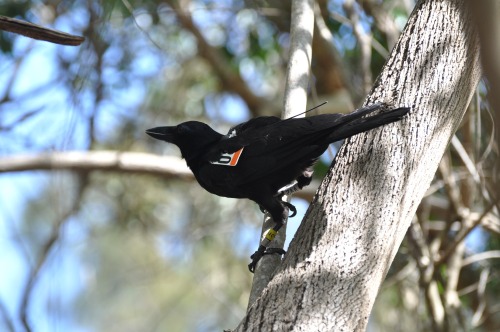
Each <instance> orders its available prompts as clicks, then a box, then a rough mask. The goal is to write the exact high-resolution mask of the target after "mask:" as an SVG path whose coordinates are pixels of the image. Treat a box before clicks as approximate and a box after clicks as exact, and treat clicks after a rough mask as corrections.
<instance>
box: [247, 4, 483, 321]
mask: <svg viewBox="0 0 500 332" xmlns="http://www.w3.org/2000/svg"><path fill="white" fill-rule="evenodd" d="M464 7H465V4H464V0H432V1H430V0H428V1H419V2H418V3H417V5H416V7H415V10H414V11H413V13H412V15H411V16H410V18H409V21H408V24H407V26H406V27H405V30H404V31H403V33H402V35H401V37H400V39H399V41H398V43H397V44H396V46H395V48H394V49H393V51H392V53H391V56H390V58H389V60H388V62H387V64H386V66H385V67H384V69H383V71H382V73H381V75H380V76H379V78H378V79H377V81H376V83H375V85H374V87H373V89H372V91H371V93H370V95H369V97H368V99H367V104H368V103H372V102H375V101H385V102H389V103H392V104H394V105H395V106H402V105H404V106H410V107H411V108H412V110H411V113H410V115H409V116H408V117H406V118H405V119H404V120H403V121H401V122H399V123H395V124H391V125H387V126H384V127H383V128H379V129H376V130H372V131H370V132H368V133H365V134H361V135H358V136H356V137H354V138H352V139H349V140H347V141H346V143H345V144H344V145H343V146H342V148H341V149H340V151H339V153H338V155H337V158H336V160H335V162H334V164H333V166H332V168H331V170H330V172H329V174H328V175H327V177H326V178H325V179H324V181H323V183H322V185H321V186H320V187H319V189H318V193H317V196H316V198H315V200H314V201H313V203H312V204H311V206H310V208H309V210H308V213H307V214H306V217H305V219H304V221H303V222H302V224H301V226H300V228H299V230H298V231H297V234H296V236H295V238H294V240H293V241H292V243H291V245H290V248H289V251H288V254H287V255H286V256H285V259H284V261H283V264H282V266H281V267H280V268H278V270H277V272H276V274H275V276H274V278H273V279H272V280H271V282H270V283H269V285H268V287H267V288H266V289H265V290H264V291H263V294H262V296H261V297H260V298H259V299H258V300H257V301H256V302H255V304H254V306H253V307H252V308H251V309H250V310H249V312H248V314H247V317H246V318H245V319H244V320H243V321H242V322H241V323H240V325H239V326H238V328H237V331H363V330H365V329H366V325H367V322H368V317H369V314H370V311H371V308H372V305H373V303H374V300H375V297H376V295H377V292H378V289H379V287H380V284H381V283H382V281H383V279H384V277H385V275H386V273H387V271H388V269H389V266H390V264H391V262H392V260H393V258H394V256H395V254H396V252H397V249H398V247H399V245H400V243H401V241H402V239H403V237H404V235H405V233H406V230H407V229H408V226H409V225H410V222H411V219H412V218H413V216H414V214H415V211H416V209H417V206H418V204H419V202H420V200H421V199H422V197H423V195H424V193H425V191H426V189H427V188H428V187H429V185H430V182H431V180H432V178H433V175H434V173H435V171H436V169H437V167H438V164H439V161H440V159H441V156H442V155H443V153H444V151H445V148H446V146H447V145H448V142H449V140H450V138H451V137H452V135H453V133H454V132H455V130H456V129H457V127H458V125H459V123H460V121H461V119H462V116H463V114H464V112H465V110H466V107H467V105H468V103H469V101H470V99H471V96H472V94H473V92H474V89H475V87H476V85H477V83H478V80H479V77H480V74H481V73H480V66H479V49H478V42H477V36H476V32H475V29H474V25H473V24H471V23H470V18H469V14H468V12H467V11H466V10H464Z"/></svg>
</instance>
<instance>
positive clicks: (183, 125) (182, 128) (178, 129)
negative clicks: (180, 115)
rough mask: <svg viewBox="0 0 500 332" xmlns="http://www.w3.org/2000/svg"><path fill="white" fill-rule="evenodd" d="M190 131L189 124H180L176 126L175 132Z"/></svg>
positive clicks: (184, 132)
mask: <svg viewBox="0 0 500 332" xmlns="http://www.w3.org/2000/svg"><path fill="white" fill-rule="evenodd" d="M190 131H191V129H190V128H189V126H186V125H185V124H180V125H178V126H177V134H181V135H182V134H187V133H189V132H190Z"/></svg>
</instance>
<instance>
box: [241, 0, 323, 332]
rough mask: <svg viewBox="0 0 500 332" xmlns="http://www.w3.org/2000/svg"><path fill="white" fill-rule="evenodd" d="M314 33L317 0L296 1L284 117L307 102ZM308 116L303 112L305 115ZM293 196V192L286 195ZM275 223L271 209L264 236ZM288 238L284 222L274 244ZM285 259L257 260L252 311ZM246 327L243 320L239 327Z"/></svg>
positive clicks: (286, 197)
mask: <svg viewBox="0 0 500 332" xmlns="http://www.w3.org/2000/svg"><path fill="white" fill-rule="evenodd" d="M313 35H314V2H313V1H312V0H306V1H302V0H294V1H292V15H291V23H290V50H289V52H290V56H289V60H288V67H287V75H286V81H285V93H284V100H283V112H282V114H281V117H282V118H283V119H285V118H290V117H292V116H297V115H299V114H300V113H302V112H303V110H304V109H305V108H306V106H307V92H308V87H309V86H310V81H311V80H310V70H311V69H310V68H311V58H312V40H313ZM301 116H302V117H303V116H304V115H303V114H302V115H301ZM283 198H284V199H287V200H288V201H289V200H290V196H284V197H283ZM273 227H274V222H273V221H272V218H271V217H270V215H269V213H266V215H265V217H264V222H263V226H262V233H261V234H262V236H264V234H265V233H267V232H268V231H269V230H270V229H271V228H273ZM285 239H286V224H285V225H283V226H282V227H281V229H280V231H279V232H278V234H277V236H276V237H275V238H274V240H273V242H272V243H271V246H272V247H273V248H280V249H283V246H284V244H285ZM280 263H281V256H277V255H267V256H264V257H262V259H261V260H260V262H259V263H258V264H257V267H256V270H255V275H254V280H253V284H252V290H251V292H250V299H249V301H248V309H247V310H248V313H249V314H250V312H251V310H252V305H253V304H254V303H255V301H256V300H257V299H258V298H259V297H260V295H261V293H262V291H263V290H264V289H265V287H266V286H267V285H268V283H269V281H270V280H271V277H272V276H273V275H274V272H275V270H276V268H277V267H278V266H279V265H280ZM241 328H242V324H240V325H239V326H238V329H241Z"/></svg>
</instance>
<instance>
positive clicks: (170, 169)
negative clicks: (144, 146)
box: [0, 151, 193, 178]
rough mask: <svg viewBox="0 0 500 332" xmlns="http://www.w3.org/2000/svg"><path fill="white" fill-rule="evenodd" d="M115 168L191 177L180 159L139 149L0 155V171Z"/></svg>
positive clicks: (120, 170)
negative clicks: (137, 150)
mask: <svg viewBox="0 0 500 332" xmlns="http://www.w3.org/2000/svg"><path fill="white" fill-rule="evenodd" d="M58 169H59V170H62V169H64V170H73V171H84V172H87V171H96V170H99V171H117V172H124V173H146V174H153V175H161V176H164V177H176V178H177V177H181V178H193V174H192V173H191V171H190V170H189V168H188V167H187V166H186V164H185V163H184V161H182V160H181V159H180V158H176V157H170V156H163V157H160V156H155V155H152V154H149V153H141V152H118V151H81V152H80V151H72V152H43V153H40V154H34V155H16V156H9V157H1V158H0V173H5V172H20V171H31V170H58Z"/></svg>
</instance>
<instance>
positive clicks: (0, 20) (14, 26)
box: [0, 16, 85, 46]
mask: <svg viewBox="0 0 500 332" xmlns="http://www.w3.org/2000/svg"><path fill="white" fill-rule="evenodd" d="M0 30H4V31H8V32H13V33H17V34H20V35H23V36H26V37H29V38H33V39H38V40H44V41H48V42H50V43H54V44H61V45H67V46H78V45H80V44H81V43H83V41H84V40H85V38H83V37H81V36H75V35H71V34H69V33H65V32H61V31H58V30H53V29H48V28H45V27H42V26H40V25H38V24H34V23H30V22H26V21H22V20H18V19H16V18H11V17H6V16H0Z"/></svg>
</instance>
